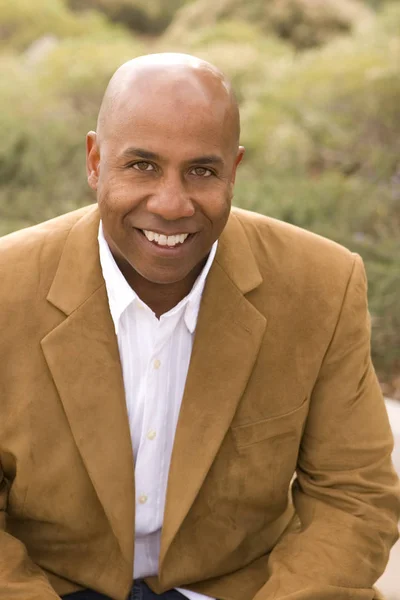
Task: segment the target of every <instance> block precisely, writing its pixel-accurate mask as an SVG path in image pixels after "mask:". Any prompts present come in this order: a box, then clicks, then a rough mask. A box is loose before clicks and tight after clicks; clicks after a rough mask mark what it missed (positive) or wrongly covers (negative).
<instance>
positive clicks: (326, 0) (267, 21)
mask: <svg viewBox="0 0 400 600" xmlns="http://www.w3.org/2000/svg"><path fill="white" fill-rule="evenodd" d="M372 18H373V13H372V12H371V10H370V9H369V8H368V7H367V6H366V5H365V4H363V3H362V2H359V1H358V0H267V1H266V0H252V1H251V2H243V1H242V0H220V1H219V2H216V1H215V0H196V1H195V2H191V3H188V5H187V6H186V7H185V8H183V9H182V10H181V11H180V12H179V14H178V15H177V17H176V18H175V20H174V22H173V24H172V26H171V27H170V30H169V35H170V38H171V39H179V38H182V36H184V35H185V34H186V33H187V32H190V31H193V30H195V29H198V28H199V27H208V26H213V25H216V24H217V23H220V22H221V21H225V20H227V19H234V20H241V21H245V22H246V21H247V22H250V23H257V24H258V26H259V27H260V29H261V31H263V32H264V33H265V34H268V33H269V34H270V33H273V34H275V35H278V36H279V37H281V38H283V39H285V40H287V41H288V42H289V43H291V44H292V45H293V46H294V47H295V48H297V49H304V48H308V47H312V46H320V45H322V44H325V43H326V42H328V41H329V40H331V39H332V38H333V37H335V36H336V35H338V34H342V33H343V32H349V31H351V30H352V29H354V28H356V27H358V26H359V24H360V23H362V22H364V21H365V20H371V19H372Z"/></svg>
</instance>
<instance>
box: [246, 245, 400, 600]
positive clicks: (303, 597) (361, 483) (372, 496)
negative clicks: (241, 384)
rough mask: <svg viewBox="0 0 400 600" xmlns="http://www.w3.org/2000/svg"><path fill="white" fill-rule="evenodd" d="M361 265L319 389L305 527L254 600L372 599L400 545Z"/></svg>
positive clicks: (299, 496)
mask: <svg viewBox="0 0 400 600" xmlns="http://www.w3.org/2000/svg"><path fill="white" fill-rule="evenodd" d="M366 287H367V286H366V277H365V271H364V267H363V263H362V260H361V259H360V257H359V256H358V255H354V265H353V270H352V274H351V276H350V279H349V283H348V287H347V291H346V294H345V298H344V301H343V304H342V308H341V312H340V315H339V318H338V321H337V325H336V329H335V333H334V336H333V338H332V340H331V343H330V346H329V348H328V351H327V352H326V355H325V357H324V360H323V362H322V365H321V368H320V371H319V375H318V379H317V381H316V384H315V386H314V389H313V393H312V397H311V402H310V411H309V415H308V418H307V421H306V425H305V429H304V434H303V437H302V443H301V448H300V452H299V457H298V463H297V471H296V479H295V481H294V484H293V502H294V505H295V508H296V512H297V515H298V517H299V521H300V523H299V524H298V526H297V527H294V528H293V529H291V530H290V531H288V532H286V533H285V534H283V536H282V537H281V539H280V540H279V541H278V543H277V544H276V546H275V547H274V549H273V550H272V552H271V554H270V557H269V563H268V570H269V573H268V575H269V578H268V581H267V583H266V584H265V585H264V586H263V587H262V588H261V589H260V590H259V592H258V593H257V594H256V596H255V599H254V600H372V599H373V598H379V597H380V596H379V595H377V594H378V592H377V590H374V588H373V586H374V583H375V582H376V581H377V579H378V578H379V577H380V575H381V574H382V573H383V571H384V569H385V566H386V564H387V561H388V557H389V551H390V548H391V546H392V545H393V544H394V543H395V541H396V540H397V538H398V527H397V523H398V519H399V516H400V487H399V481H398V477H397V475H396V473H395V471H394V469H393V465H392V462H391V452H392V449H393V438H392V434H391V430H390V426H389V422H388V417H387V412H386V408H385V404H384V401H383V398H382V394H381V391H380V388H379V384H378V382H377V378H376V375H375V372H374V369H373V366H372V363H371V357H370V319H369V315H368V308H367V299H366V298H367V295H366Z"/></svg>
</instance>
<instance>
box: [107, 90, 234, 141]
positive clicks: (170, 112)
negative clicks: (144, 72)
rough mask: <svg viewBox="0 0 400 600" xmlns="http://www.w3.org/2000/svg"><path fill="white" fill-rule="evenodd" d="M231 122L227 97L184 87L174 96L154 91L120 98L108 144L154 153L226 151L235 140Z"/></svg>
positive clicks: (109, 132)
mask: <svg viewBox="0 0 400 600" xmlns="http://www.w3.org/2000/svg"><path fill="white" fill-rule="evenodd" d="M168 92H169V93H168ZM231 121H232V118H231V115H230V111H229V104H228V102H227V101H226V98H218V97H215V96H214V97H212V95H210V94H208V93H207V92H206V91H204V92H203V91H202V90H200V91H199V90H190V89H188V88H187V87H186V86H184V85H182V86H181V87H179V86H178V87H176V86H175V89H174V90H172V93H171V90H165V89H160V90H154V88H152V89H148V90H147V93H140V94H138V93H134V92H133V93H131V94H130V95H126V96H125V97H124V98H123V99H121V101H120V102H119V103H118V106H115V108H114V110H113V114H111V115H110V119H109V123H108V127H107V135H106V140H105V141H106V142H107V144H108V145H112V146H113V147H114V148H116V147H118V148H120V147H121V146H129V145H133V146H140V147H145V148H147V147H148V149H149V150H152V151H155V152H158V151H159V150H160V149H162V147H163V145H168V146H169V145H171V144H172V145H173V146H174V147H175V148H176V149H179V150H181V151H182V152H183V151H187V152H188V153H190V152H191V151H192V152H193V151H196V152H198V151H199V150H201V151H204V152H209V151H211V150H212V151H214V152H215V151H220V152H224V151H225V150H226V149H227V147H228V146H230V144H231V141H232V125H231ZM110 125H111V126H110Z"/></svg>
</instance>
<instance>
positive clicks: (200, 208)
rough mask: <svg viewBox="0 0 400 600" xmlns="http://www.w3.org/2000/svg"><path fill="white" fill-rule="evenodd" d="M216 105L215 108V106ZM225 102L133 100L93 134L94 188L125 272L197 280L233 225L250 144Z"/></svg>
mask: <svg viewBox="0 0 400 600" xmlns="http://www.w3.org/2000/svg"><path fill="white" fill-rule="evenodd" d="M214 104H215V105H214ZM230 121H231V117H230V116H229V111H227V110H226V107H224V104H223V103H222V102H220V103H218V102H216V103H213V104H212V105H210V103H209V102H208V103H207V102H204V99H203V100H202V101H198V102H197V101H194V100H188V101H187V102H183V103H182V102H181V103H180V104H179V103H178V102H177V101H174V100H173V99H170V100H168V101H164V99H163V100H162V101H161V102H160V96H159V95H158V96H157V97H154V98H151V95H150V97H147V98H146V101H145V102H143V101H140V102H139V101H136V102H132V100H131V101H130V102H129V104H127V105H125V106H124V107H123V109H121V110H119V111H118V118H114V119H113V124H112V127H109V126H108V127H105V130H104V132H102V135H101V140H98V139H97V137H96V134H95V133H94V132H91V133H89V134H88V136H87V170H88V181H89V185H90V186H91V187H92V188H93V189H95V190H96V192H97V200H98V205H99V210H100V215H101V219H102V222H103V229H104V234H105V237H106V239H107V242H108V244H109V246H110V248H111V251H112V253H113V255H114V256H115V258H116V260H117V262H118V264H119V266H120V268H121V269H122V271H123V272H124V274H125V276H127V274H128V277H127V278H128V281H129V275H132V278H131V279H133V278H134V276H135V275H136V276H140V277H142V278H145V279H146V280H147V281H149V282H152V283H156V284H172V283H176V282H181V281H183V280H184V279H185V278H190V277H191V275H193V273H194V272H195V271H196V269H198V268H199V266H200V267H201V266H202V264H203V262H204V259H205V257H206V256H207V254H208V253H209V251H210V249H211V246H212V244H213V243H214V242H215V240H216V239H217V238H218V237H219V236H220V234H221V232H222V230H223V229H224V227H225V224H226V222H227V219H228V216H229V211H230V205H231V199H232V195H233V184H234V180H235V173H236V168H237V166H238V164H239V162H240V160H241V158H242V156H243V152H244V149H243V148H241V147H240V148H239V149H238V147H237V146H236V147H235V144H234V143H232V133H231V131H232V127H231V123H230Z"/></svg>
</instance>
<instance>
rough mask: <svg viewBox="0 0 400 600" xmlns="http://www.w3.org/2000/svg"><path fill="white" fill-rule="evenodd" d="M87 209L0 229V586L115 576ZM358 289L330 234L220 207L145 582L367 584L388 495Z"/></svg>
mask: <svg viewBox="0 0 400 600" xmlns="http://www.w3.org/2000/svg"><path fill="white" fill-rule="evenodd" d="M98 223H99V215H98V212H97V209H96V207H88V208H85V209H83V210H80V211H76V212H74V213H71V214H68V215H65V216H63V217H60V218H58V219H55V220H53V221H50V222H47V223H45V224H42V225H40V226H37V227H34V228H31V229H27V230H25V231H22V232H18V233H15V234H12V235H10V236H7V237H5V238H3V239H2V240H0V324H1V326H0V331H1V338H0V402H1V413H0V415H1V416H0V459H1V464H2V469H3V473H4V477H3V481H2V484H0V489H1V491H2V499H1V503H2V508H3V511H6V513H7V515H8V516H7V517H5V512H2V513H1V514H2V515H3V518H2V521H1V524H2V527H3V529H4V531H2V532H0V600H11V599H12V600H55V599H56V598H57V597H58V596H57V594H58V595H61V594H66V593H69V592H72V591H75V590H78V589H80V588H83V587H88V588H92V589H94V590H98V591H99V592H102V593H103V594H106V595H108V596H110V597H111V598H114V599H115V600H125V598H126V596H127V594H128V590H129V588H130V586H131V584H132V571H133V567H132V565H133V549H134V516H135V515H134V507H135V491H134V477H133V474H134V467H133V459H132V449H131V441H130V434H129V427H128V420H127V414H126V408H125V400H124V388H123V381H122V376H121V368H120V362H119V356H118V346H117V341H116V337H115V334H114V330H113V323H112V319H111V316H110V313H109V308H108V303H107V297H106V290H105V285H104V281H103V278H102V274H101V269H100V265H99V257H98V247H97V230H98ZM365 287H366V284H365V276H364V271H363V267H362V262H361V260H360V258H359V257H357V256H356V255H352V254H351V253H350V252H349V251H347V250H345V249H344V248H342V247H340V246H338V245H336V244H334V243H333V242H330V241H328V240H325V239H323V238H320V237H318V236H315V235H313V234H310V233H308V232H306V231H303V230H300V229H297V228H295V227H292V226H290V225H287V224H284V223H281V222H278V221H274V220H273V219H269V218H266V217H262V216H260V215H255V214H252V213H247V212H245V211H239V210H234V211H233V212H232V214H231V217H230V219H229V222H228V225H227V227H226V229H225V231H224V232H223V234H222V236H221V239H220V243H219V247H218V252H217V256H216V259H215V262H214V264H213V266H212V269H211V271H210V274H209V278H208V280H207V284H206V288H205V292H204V296H203V300H202V304H201V309H200V314H199V321H198V326H197V330H196V335H195V342H194V348H193V355H192V360H191V363H190V369H189V374H188V378H187V384H186V388H185V394H184V398H183V403H182V409H181V412H180V416H179V423H178V428H177V432H176V438H175V444H174V450H173V456H172V462H171V469H170V474H169V482H168V491H167V499H166V510H165V517H164V525H163V531H162V540H161V553H160V562H159V575H158V577H150V578H148V579H147V580H146V581H147V582H148V584H149V585H150V586H151V588H152V589H153V590H154V591H156V592H157V593H161V592H163V591H165V590H167V589H170V588H173V587H178V586H180V587H186V588H187V589H190V590H195V591H197V592H201V593H204V594H207V595H209V596H212V597H216V598H220V599H222V600H251V599H253V598H255V599H256V600H278V599H279V600H345V599H352V600H367V599H372V598H374V597H378V596H374V591H373V589H372V586H373V584H374V582H375V581H376V579H377V578H378V577H379V575H380V574H381V573H382V571H383V569H384V567H385V564H386V561H387V558H388V552H389V548H390V547H391V545H392V544H393V543H394V541H395V540H396V539H397V520H398V517H399V510H400V494H399V487H398V480H397V477H396V475H395V473H394V471H393V468H392V464H391V460H390V454H391V451H392V437H391V433H390V429H389V424H388V419H387V415H386V412H385V407H384V403H383V401H382V397H381V393H380V391H379V387H378V384H377V381H376V377H375V374H374V371H373V368H372V366H371V362H370V358H369V321H368V315H367V307H366V295H365V291H366V290H365ZM296 467H297V480H296V482H295V483H294V485H293V500H294V505H295V509H296V512H295V511H294V508H293V504H292V502H291V499H290V494H289V486H290V482H291V479H292V476H293V473H294V471H295V469H296ZM0 479H1V477H0ZM299 519H300V520H301V525H300V522H299Z"/></svg>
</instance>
